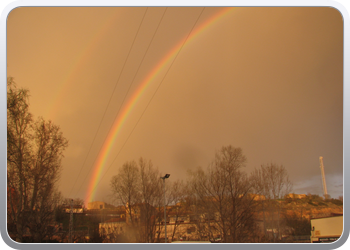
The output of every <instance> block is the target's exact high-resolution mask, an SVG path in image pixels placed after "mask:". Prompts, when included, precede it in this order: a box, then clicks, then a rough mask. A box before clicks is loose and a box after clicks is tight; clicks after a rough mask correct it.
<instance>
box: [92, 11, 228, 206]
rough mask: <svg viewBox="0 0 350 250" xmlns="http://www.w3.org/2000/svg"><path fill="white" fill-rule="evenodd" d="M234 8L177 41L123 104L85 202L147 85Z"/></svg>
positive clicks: (217, 14)
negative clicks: (202, 33) (192, 42)
mask: <svg viewBox="0 0 350 250" xmlns="http://www.w3.org/2000/svg"><path fill="white" fill-rule="evenodd" d="M232 10H233V8H229V7H228V8H224V9H222V10H221V11H219V12H218V13H216V14H215V15H213V16H212V17H210V18H209V19H207V20H206V21H205V22H203V23H202V24H201V25H200V26H198V27H197V28H196V29H194V30H193V31H192V33H191V34H190V35H189V36H188V37H185V38H184V39H182V40H181V41H180V42H179V43H177V44H176V45H175V46H174V47H173V48H172V49H171V50H170V51H169V52H168V53H167V54H166V55H165V56H164V57H163V58H162V59H161V60H160V61H159V62H158V63H157V65H156V66H155V67H154V68H153V69H152V70H151V71H150V72H149V74H148V75H147V76H146V78H145V79H144V80H143V81H142V82H141V83H140V84H139V86H138V88H137V89H136V91H135V92H134V93H133V94H132V96H131V98H130V99H129V100H128V102H127V103H126V105H124V106H123V109H122V110H121V112H120V114H119V116H118V117H117V118H116V119H115V121H114V124H113V126H112V128H111V130H110V131H109V134H108V136H107V137H106V140H105V141H104V144H103V146H102V148H101V150H100V152H99V155H98V158H97V160H96V162H95V165H94V168H93V173H92V177H91V179H90V182H89V185H88V190H87V193H86V196H85V202H86V203H88V202H91V201H93V199H94V196H95V193H96V190H97V185H98V183H99V180H100V178H101V173H102V171H103V169H104V167H105V165H106V161H107V159H108V157H109V155H110V153H111V148H112V147H113V145H114V142H115V141H116V138H117V136H118V135H119V133H120V131H121V129H122V127H123V124H124V123H125V121H126V120H127V118H128V116H129V114H130V113H131V111H132V110H133V108H134V107H135V105H136V104H137V101H138V100H139V98H140V97H141V96H142V94H143V93H144V92H145V90H146V89H147V87H148V86H149V85H150V84H151V82H152V81H153V80H154V79H155V78H156V77H157V75H158V74H159V73H160V72H161V71H162V70H163V69H164V67H165V66H166V65H167V64H168V63H169V62H171V61H172V59H174V58H175V56H176V55H177V53H178V52H179V51H180V49H181V48H182V47H183V46H184V45H187V44H189V43H190V42H191V41H193V40H194V39H195V38H196V37H197V36H198V35H199V34H201V32H203V31H204V30H206V29H207V28H209V27H211V26H212V25H213V24H214V23H215V22H216V21H218V20H220V19H221V18H222V17H224V16H225V15H226V14H227V13H229V12H230V11H232Z"/></svg>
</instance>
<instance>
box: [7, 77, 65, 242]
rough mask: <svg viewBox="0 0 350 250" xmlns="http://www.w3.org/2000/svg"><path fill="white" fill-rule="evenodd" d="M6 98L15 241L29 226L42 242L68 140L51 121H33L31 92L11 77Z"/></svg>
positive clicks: (10, 199) (8, 175)
mask: <svg viewBox="0 0 350 250" xmlns="http://www.w3.org/2000/svg"><path fill="white" fill-rule="evenodd" d="M7 97H8V99H7V135H8V137H7V150H8V151H7V152H8V154H7V188H8V191H9V192H8V193H9V195H8V197H7V198H8V206H9V209H8V212H9V213H8V217H9V218H10V221H12V222H13V223H14V225H15V232H14V234H15V235H16V236H15V237H16V241H18V242H22V241H23V235H24V233H25V230H26V229H28V230H29V231H30V233H31V235H32V237H33V240H34V242H40V241H42V240H43V238H44V237H46V236H47V233H46V232H47V231H48V230H47V227H48V225H49V224H50V223H52V220H53V214H54V213H53V209H54V205H55V204H56V203H55V202H54V200H55V199H54V198H53V195H54V193H55V184H56V182H57V180H58V178H59V172H60V169H61V167H62V166H61V159H62V157H63V151H64V149H65V148H66V147H67V146H68V141H67V140H66V139H65V138H64V137H63V135H62V132H61V131H60V128H59V127H58V126H56V125H54V124H53V123H52V122H50V121H49V122H46V121H44V120H43V119H42V118H39V119H38V120H37V121H36V122H33V119H32V115H31V114H30V112H29V104H28V91H27V90H24V89H17V88H16V86H15V84H14V82H13V79H12V78H9V79H8V83H7Z"/></svg>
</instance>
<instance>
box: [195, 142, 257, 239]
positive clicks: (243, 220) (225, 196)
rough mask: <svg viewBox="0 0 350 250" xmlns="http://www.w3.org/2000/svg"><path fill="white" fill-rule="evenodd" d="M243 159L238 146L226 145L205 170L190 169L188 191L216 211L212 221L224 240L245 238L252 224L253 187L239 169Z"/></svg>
mask: <svg viewBox="0 0 350 250" xmlns="http://www.w3.org/2000/svg"><path fill="white" fill-rule="evenodd" d="M245 163H246V157H245V156H244V155H243V152H242V149H241V148H235V147H232V146H226V147H222V148H221V150H220V151H218V152H217V153H216V155H215V159H214V161H213V162H212V164H211V165H210V166H209V167H208V169H207V171H206V172H204V171H203V170H202V169H198V170H197V171H195V172H191V173H190V186H191V187H192V190H191V192H192V193H193V194H194V195H195V196H196V198H197V199H198V200H200V201H201V202H200V203H201V204H202V206H204V207H205V206H206V208H204V211H205V210H206V211H207V213H213V212H214V211H215V212H214V213H217V214H218V216H217V217H216V219H215V220H216V222H215V223H216V226H217V228H218V229H219V230H220V231H221V232H222V240H223V242H243V241H245V240H247V236H249V234H247V232H250V231H249V230H250V229H251V228H252V226H253V224H254V222H253V209H254V206H255V203H254V201H253V197H252V196H251V195H249V194H250V191H251V190H252V187H251V184H250V182H249V179H248V177H247V175H246V173H245V172H243V171H242V170H241V169H242V168H243V167H245ZM209 229H210V227H209V228H208V230H209ZM208 234H210V232H208Z"/></svg>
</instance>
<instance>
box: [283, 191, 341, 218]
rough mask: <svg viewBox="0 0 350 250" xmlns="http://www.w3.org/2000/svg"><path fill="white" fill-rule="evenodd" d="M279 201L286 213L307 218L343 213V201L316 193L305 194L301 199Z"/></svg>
mask: <svg viewBox="0 0 350 250" xmlns="http://www.w3.org/2000/svg"><path fill="white" fill-rule="evenodd" d="M281 202H282V204H283V205H282V206H283V208H284V209H283V210H284V212H285V213H286V214H289V215H290V214H297V215H298V216H300V217H304V218H307V219H312V218H319V217H325V216H331V215H337V214H342V213H343V201H341V200H338V199H327V200H325V199H323V198H322V197H320V196H318V195H307V196H306V197H304V198H301V199H295V198H286V199H284V200H281Z"/></svg>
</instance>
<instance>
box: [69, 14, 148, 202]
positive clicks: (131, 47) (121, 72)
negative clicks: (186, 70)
mask: <svg viewBox="0 0 350 250" xmlns="http://www.w3.org/2000/svg"><path fill="white" fill-rule="evenodd" d="M147 11H148V7H147V8H146V10H145V13H144V14H143V17H142V19H141V22H140V25H139V27H138V29H137V32H136V34H135V37H134V39H133V41H132V44H131V46H130V49H129V52H128V54H127V56H126V59H125V61H124V64H123V66H122V69H121V71H120V73H119V76H118V79H117V81H116V84H115V85H114V88H113V91H112V94H111V96H110V98H109V100H108V102H107V106H106V108H105V110H104V113H103V115H102V118H101V121H100V124H99V125H98V127H97V130H96V133H95V135H94V138H93V140H92V143H91V145H90V148H89V150H88V152H87V154H86V157H85V159H84V162H83V164H82V166H81V167H80V170H79V173H78V177H79V176H80V174H81V171H82V169H83V167H84V166H85V163H86V160H87V158H88V156H89V154H90V152H91V149H92V146H93V145H94V143H95V140H96V138H97V134H98V132H99V131H100V128H101V125H102V122H103V120H104V118H105V116H106V113H107V110H108V108H109V106H110V104H111V101H112V97H113V95H114V92H115V90H116V88H117V86H118V83H119V80H120V77H121V75H122V74H123V72H124V68H125V65H126V62H127V61H128V59H129V56H130V53H131V51H132V49H133V47H134V44H135V41H136V38H137V36H138V34H139V31H140V28H141V26H142V24H143V21H144V19H145V16H146V13H147ZM90 171H91V167H90V169H89V171H88V173H89V172H90ZM85 179H86V177H85ZM85 179H84V181H85ZM77 181H78V178H76V179H75V182H74V184H73V187H72V189H71V190H70V192H69V194H68V197H69V196H70V195H71V193H72V191H73V190H74V187H75V185H76V184H77ZM84 181H83V183H84Z"/></svg>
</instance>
